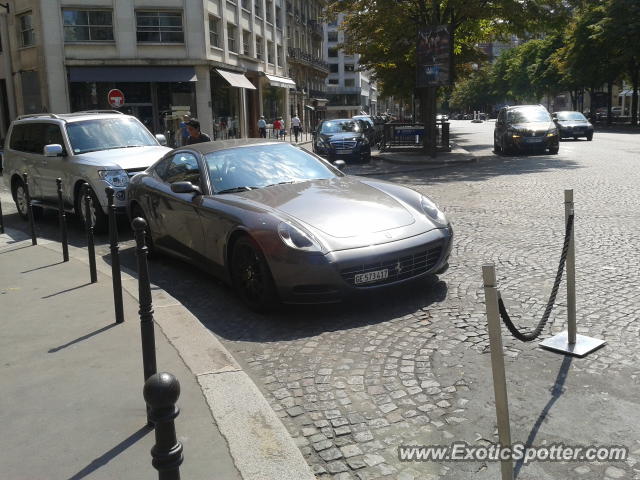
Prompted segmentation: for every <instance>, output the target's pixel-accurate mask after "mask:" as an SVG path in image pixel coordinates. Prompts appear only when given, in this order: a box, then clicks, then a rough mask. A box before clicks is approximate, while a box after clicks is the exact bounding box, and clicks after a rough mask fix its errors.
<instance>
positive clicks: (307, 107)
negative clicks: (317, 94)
mask: <svg viewBox="0 0 640 480" xmlns="http://www.w3.org/2000/svg"><path fill="white" fill-rule="evenodd" d="M304 108H306V109H307V110H315V108H313V107H312V106H311V105H305V106H304Z"/></svg>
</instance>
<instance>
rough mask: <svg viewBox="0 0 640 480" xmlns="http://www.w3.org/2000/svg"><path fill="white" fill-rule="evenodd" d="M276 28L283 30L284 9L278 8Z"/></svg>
mask: <svg viewBox="0 0 640 480" xmlns="http://www.w3.org/2000/svg"><path fill="white" fill-rule="evenodd" d="M276 28H279V29H282V7H280V6H276Z"/></svg>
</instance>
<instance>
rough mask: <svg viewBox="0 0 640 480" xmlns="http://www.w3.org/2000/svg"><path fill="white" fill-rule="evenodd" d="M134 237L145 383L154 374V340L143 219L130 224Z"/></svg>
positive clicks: (137, 218)
mask: <svg viewBox="0 0 640 480" xmlns="http://www.w3.org/2000/svg"><path fill="white" fill-rule="evenodd" d="M132 226H133V231H134V232H135V237H136V258H137V261H138V298H139V303H140V310H139V311H138V313H139V314H140V334H141V336H142V367H143V369H144V379H145V381H147V380H148V379H149V377H151V375H154V374H155V373H156V339H155V333H154V328H153V306H152V304H151V284H150V281H149V266H148V265H147V252H148V247H147V246H146V245H145V229H146V228H147V222H146V221H145V220H144V218H140V217H136V218H134V219H133V222H132Z"/></svg>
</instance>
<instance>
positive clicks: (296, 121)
mask: <svg viewBox="0 0 640 480" xmlns="http://www.w3.org/2000/svg"><path fill="white" fill-rule="evenodd" d="M291 126H292V127H293V135H294V136H295V137H296V143H298V135H300V118H298V114H297V113H296V114H295V116H294V117H293V118H292V119H291Z"/></svg>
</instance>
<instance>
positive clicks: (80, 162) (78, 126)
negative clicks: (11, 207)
mask: <svg viewBox="0 0 640 480" xmlns="http://www.w3.org/2000/svg"><path fill="white" fill-rule="evenodd" d="M161 142H164V143H166V140H165V139H164V136H163V135H157V136H156V137H154V136H153V135H152V134H151V133H150V132H149V130H147V128H146V127H145V126H144V125H142V123H140V122H139V121H138V120H137V119H136V118H135V117H132V116H129V115H124V114H122V113H119V112H115V111H114V112H110V111H109V112H105V111H88V112H77V113H69V114H59V115H56V114H50V113H47V114H36V115H22V116H20V117H18V118H17V119H16V120H14V121H13V122H12V123H11V126H10V128H9V132H8V134H7V139H6V142H5V148H4V179H5V180H4V181H5V183H6V185H7V186H8V187H9V188H10V189H11V194H12V195H13V200H14V201H15V202H16V207H17V209H18V214H19V215H20V216H21V217H23V218H27V202H26V194H25V185H24V183H23V180H22V174H23V173H26V174H27V175H28V180H29V193H30V194H31V197H32V198H33V200H34V202H33V203H34V206H35V209H36V211H39V209H40V208H41V207H46V206H47V205H57V201H58V195H57V185H56V179H57V178H61V179H62V191H63V201H64V204H65V207H66V208H68V209H69V210H74V211H75V212H76V213H77V214H82V215H84V212H85V207H84V202H83V201H81V197H82V195H81V186H82V185H83V184H84V183H85V182H87V183H89V186H90V190H89V194H90V196H91V203H90V208H91V215H92V219H93V222H94V226H95V228H96V230H98V231H100V230H105V229H106V227H107V196H106V193H105V188H106V187H107V186H111V187H113V188H114V189H115V191H116V193H115V205H116V208H118V210H119V211H120V212H121V213H124V212H125V205H126V202H125V195H124V192H125V188H126V186H127V184H128V183H129V177H131V176H132V175H134V174H135V173H138V172H141V171H143V170H144V169H145V168H147V167H148V166H149V165H151V164H152V163H153V162H155V161H156V160H158V158H160V157H162V156H163V155H164V154H165V153H166V152H167V151H169V150H170V149H169V148H167V147H163V146H161V144H160V143H161Z"/></svg>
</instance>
